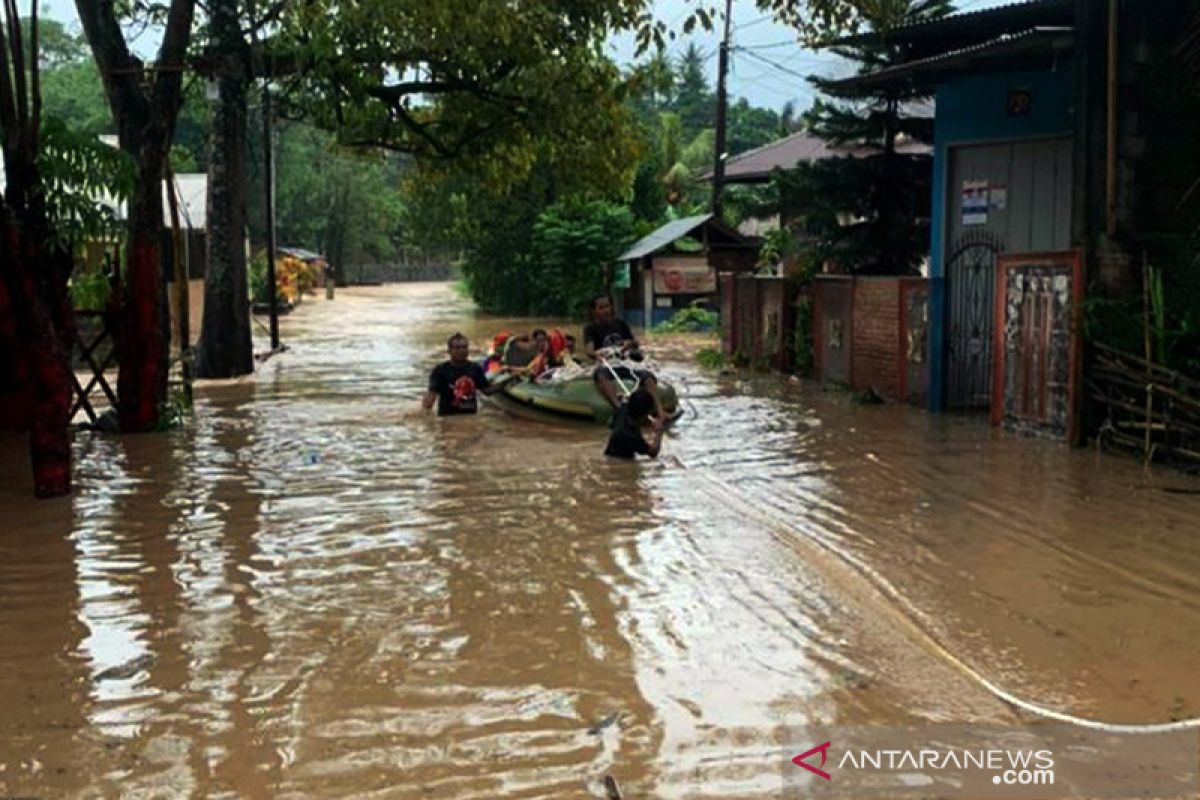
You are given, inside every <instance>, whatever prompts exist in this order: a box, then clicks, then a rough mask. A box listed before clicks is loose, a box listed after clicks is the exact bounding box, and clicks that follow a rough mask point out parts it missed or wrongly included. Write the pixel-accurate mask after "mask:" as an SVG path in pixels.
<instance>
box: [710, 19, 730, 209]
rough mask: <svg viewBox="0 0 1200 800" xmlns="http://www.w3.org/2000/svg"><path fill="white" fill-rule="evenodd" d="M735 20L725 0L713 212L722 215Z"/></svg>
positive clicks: (718, 69) (720, 58)
mask: <svg viewBox="0 0 1200 800" xmlns="http://www.w3.org/2000/svg"><path fill="white" fill-rule="evenodd" d="M732 22H733V0H725V35H724V36H723V37H721V52H720V57H719V58H718V59H717V135H716V144H715V146H714V148H713V175H712V213H713V216H714V217H717V218H718V219H719V218H720V217H721V192H722V191H723V190H724V189H725V110H726V108H727V106H728V105H729V96H728V92H727V91H726V88H725V76H726V74H727V73H728V72H729V34H730V30H731V28H732Z"/></svg>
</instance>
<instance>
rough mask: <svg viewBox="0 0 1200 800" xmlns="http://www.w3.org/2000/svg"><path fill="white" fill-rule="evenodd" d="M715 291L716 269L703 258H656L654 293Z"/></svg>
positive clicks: (706, 292)
mask: <svg viewBox="0 0 1200 800" xmlns="http://www.w3.org/2000/svg"><path fill="white" fill-rule="evenodd" d="M716 291H717V271H716V270H715V269H713V268H712V267H711V266H710V265H709V263H708V260H707V259H705V258H678V257H676V258H671V257H667V258H656V259H655V260H654V293H655V294H712V293H714V292H716Z"/></svg>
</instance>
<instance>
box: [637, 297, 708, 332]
mask: <svg viewBox="0 0 1200 800" xmlns="http://www.w3.org/2000/svg"><path fill="white" fill-rule="evenodd" d="M699 303H700V301H696V302H695V303H692V305H690V306H688V307H687V308H681V309H680V310H678V311H676V312H675V314H674V315H672V317H671V318H670V319H669V320H667V321H666V322H660V323H659V324H657V325H655V326H654V330H653V332H654V333H698V332H704V331H712V330H716V328H717V326H718V325H720V324H721V317H720V315H719V314H717V312H715V311H709V310H708V309H707V308H704V307H703V306H701V305H699Z"/></svg>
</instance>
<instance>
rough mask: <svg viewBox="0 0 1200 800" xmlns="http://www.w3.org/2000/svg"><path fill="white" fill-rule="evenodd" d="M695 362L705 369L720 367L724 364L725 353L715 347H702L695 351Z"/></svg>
mask: <svg viewBox="0 0 1200 800" xmlns="http://www.w3.org/2000/svg"><path fill="white" fill-rule="evenodd" d="M696 363H697V364H699V365H700V366H702V367H704V368H705V369H720V368H721V367H723V366H725V354H724V353H722V352H721V351H720V350H719V349H718V348H716V347H704V348H701V349H700V350H697V351H696Z"/></svg>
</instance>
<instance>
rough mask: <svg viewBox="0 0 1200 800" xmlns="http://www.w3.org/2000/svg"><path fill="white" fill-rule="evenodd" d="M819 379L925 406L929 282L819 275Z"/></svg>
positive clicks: (815, 303)
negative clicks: (871, 390)
mask: <svg viewBox="0 0 1200 800" xmlns="http://www.w3.org/2000/svg"><path fill="white" fill-rule="evenodd" d="M812 302H813V315H812V319H813V350H814V356H815V359H816V374H817V377H818V378H819V379H820V380H822V381H825V382H831V383H841V384H845V385H847V386H850V387H851V388H853V389H856V390H863V391H865V390H867V389H873V390H874V391H876V392H878V393H879V394H880V395H882V396H883V397H886V398H888V399H891V400H900V401H904V402H910V403H918V404H923V403H924V402H925V400H926V398H927V396H928V392H929V333H928V331H929V282H928V281H927V280H926V279H924V278H909V277H903V278H895V277H857V276H849V275H820V276H818V277H817V278H816V280H815V281H814V283H813V288H812Z"/></svg>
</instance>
